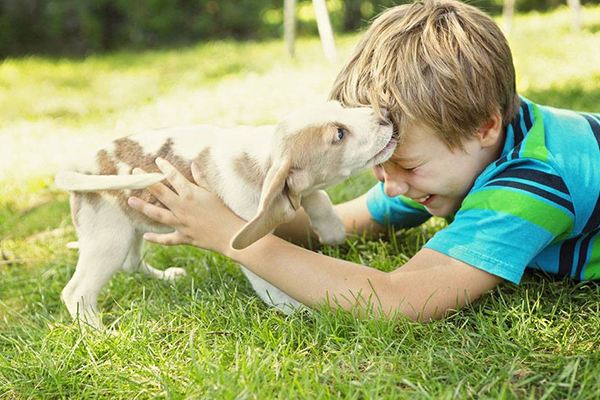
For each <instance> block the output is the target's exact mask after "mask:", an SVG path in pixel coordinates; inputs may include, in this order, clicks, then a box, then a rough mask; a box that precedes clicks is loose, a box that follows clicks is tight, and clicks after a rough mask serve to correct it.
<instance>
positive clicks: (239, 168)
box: [233, 152, 267, 186]
mask: <svg viewBox="0 0 600 400" xmlns="http://www.w3.org/2000/svg"><path fill="white" fill-rule="evenodd" d="M233 168H234V169H235V172H236V173H237V174H238V175H239V176H241V177H242V179H244V180H245V181H246V182H248V183H249V184H251V185H256V186H262V184H263V182H264V180H265V177H266V176H267V171H265V169H264V168H263V167H261V165H260V164H259V163H258V161H256V160H255V159H254V158H252V157H250V155H249V154H248V153H245V152H244V153H243V154H242V155H241V156H239V157H238V158H236V159H234V160H233Z"/></svg>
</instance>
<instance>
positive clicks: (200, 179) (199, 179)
mask: <svg viewBox="0 0 600 400" xmlns="http://www.w3.org/2000/svg"><path fill="white" fill-rule="evenodd" d="M191 170H192V177H193V178H194V182H196V185H198V186H200V187H201V188H204V189H206V190H210V186H209V184H208V181H207V179H206V175H204V172H202V170H201V169H200V166H198V164H197V163H196V161H192V165H191Z"/></svg>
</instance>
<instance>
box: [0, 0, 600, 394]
mask: <svg viewBox="0 0 600 400" xmlns="http://www.w3.org/2000/svg"><path fill="white" fill-rule="evenodd" d="M570 18H571V15H570V13H569V12H568V10H567V9H560V10H558V11H555V12H552V13H548V14H528V15H518V16H516V18H515V21H514V23H513V32H512V35H511V37H510V42H511V46H512V48H513V52H514V58H515V64H516V68H517V73H518V75H517V77H518V88H519V91H520V92H521V93H522V94H524V95H525V96H527V97H529V98H530V99H532V100H534V101H537V102H540V103H544V104H552V105H555V106H558V107H569V108H576V109H580V110H586V111H594V112H599V111H600V108H599V107H600V51H599V50H600V7H586V9H585V20H586V27H585V29H584V30H583V31H581V32H572V31H571V25H570ZM357 38H358V36H356V35H351V36H346V37H339V38H337V45H338V47H339V49H338V50H339V58H340V61H339V62H338V63H336V64H328V63H327V62H326V61H325V60H324V58H323V56H322V55H321V49H320V45H319V43H318V42H317V41H316V40H314V39H305V40H301V41H300V42H299V43H298V48H297V54H298V57H297V58H296V59H295V60H290V59H288V58H287V57H286V54H285V51H284V46H283V44H282V43H281V42H279V41H271V42H260V43H255V42H247V43H235V42H213V43H202V44H198V45H197V46H193V47H186V48H179V49H169V50H161V51H146V52H128V51H123V52H118V53H113V54H108V55H97V56H91V57H88V58H85V59H81V60H73V59H51V58H40V57H27V58H18V59H8V60H5V61H3V62H2V63H1V64H0V139H1V143H2V145H0V399H4V398H6V399H21V398H35V399H38V398H125V399H131V398H154V397H161V398H162V397H166V398H219V399H220V398H260V399H264V398H283V399H287V398H357V399H359V398H390V399H391V398H393V399H397V398H406V399H414V398H435V399H439V398H457V397H458V398H536V399H538V398H561V399H562V398H581V399H586V398H589V399H597V398H600V374H598V369H599V367H600V351H599V350H598V349H599V348H600V286H598V285H597V284H593V283H580V284H578V283H575V282H572V281H570V280H554V279H552V278H550V277H547V276H543V275H540V274H529V275H527V276H526V277H525V279H524V281H523V283H522V284H521V285H519V286H514V285H511V284H505V285H502V286H500V287H499V288H498V289H496V290H494V291H493V292H491V293H489V294H487V295H485V296H484V297H483V298H482V299H480V300H479V301H477V302H476V303H475V304H474V305H472V306H471V307H469V308H467V309H465V310H462V311H460V312H458V313H456V314H454V315H451V316H449V317H447V318H446V319H444V320H442V321H436V322H432V323H428V324H417V323H413V322H410V321H407V320H404V319H396V320H392V321H383V320H373V319H371V320H364V319H357V318H354V317H353V316H352V315H350V314H348V313H342V312H332V311H331V310H328V309H326V308H324V309H319V310H314V311H312V312H301V313H297V314H294V315H292V316H284V315H281V314H279V313H278V312H276V311H275V310H273V309H269V308H267V307H266V306H265V305H264V304H263V303H261V301H260V300H259V299H258V298H257V297H256V296H255V295H254V294H253V292H252V290H251V288H250V286H249V284H248V283H247V282H246V281H245V279H244V277H243V275H242V274H241V272H240V271H239V268H238V267H237V266H236V265H235V264H234V263H232V262H231V261H229V260H227V259H225V258H223V257H221V256H219V255H216V254H214V253H210V252H205V251H202V250H198V249H193V248H189V247H183V246H180V247H173V248H165V247H159V246H148V247H147V251H146V255H147V258H148V259H149V260H150V261H151V263H153V264H154V265H157V266H160V267H164V268H166V267H167V266H179V267H183V268H186V269H187V271H188V276H187V277H186V278H184V279H182V280H180V281H178V282H176V283H174V284H165V283H163V282H157V281H154V280H151V279H148V278H145V277H142V276H140V275H128V274H124V273H123V274H118V275H117V276H116V277H115V278H113V279H112V280H111V282H110V283H109V284H108V285H107V286H106V288H105V290H104V291H103V293H102V295H101V298H100V307H101V309H102V310H104V311H105V313H104V315H103V319H104V322H105V323H106V324H108V325H109V326H110V328H111V329H112V333H111V334H109V333H102V332H92V333H88V334H83V333H82V332H81V330H80V328H79V326H78V325H77V324H76V323H73V322H71V320H70V318H69V316H68V313H67V311H66V309H65V308H64V307H63V305H62V304H61V302H60V299H59V296H60V291H61V290H62V288H63V286H64V285H65V284H66V282H67V281H68V279H69V278H70V276H71V275H72V273H73V269H74V265H75V262H76V259H77V253H76V252H75V251H73V250H69V249H67V248H66V244H67V243H68V242H69V241H72V240H74V239H75V234H74V230H73V228H72V226H71V222H70V217H69V209H68V197H67V195H66V194H65V193H61V192H59V191H56V190H55V189H53V188H52V175H53V173H54V172H55V171H56V170H57V169H58V168H63V167H67V166H69V165H70V164H71V163H76V162H77V160H78V159H79V158H80V157H81V156H82V155H85V153H86V152H87V151H89V150H93V148H94V146H96V145H97V144H99V143H101V142H104V141H106V140H109V139H111V138H114V137H117V136H121V135H124V134H128V133H132V132H135V131H139V130H142V129H145V128H151V127H158V126H167V125H179V124H188V123H204V122H206V123H213V124H260V123H273V122H275V121H277V119H278V118H279V117H280V116H281V115H284V114H285V113H286V111H288V110H290V109H292V108H294V107H296V106H298V105H301V104H304V103H308V102H311V101H314V100H317V99H322V98H324V97H325V96H326V95H327V92H328V89H329V86H330V85H331V83H332V81H333V79H334V77H335V75H336V72H337V70H338V69H339V68H340V65H341V63H342V62H343V60H344V59H345V58H346V57H347V56H348V54H349V52H350V51H351V48H352V46H353V45H354V44H355V43H356V41H357ZM372 183H373V178H372V177H371V176H370V175H369V174H368V173H365V174H363V175H361V176H358V177H356V178H353V179H351V180H350V181H348V182H345V183H343V184H340V185H338V186H336V187H334V188H332V189H331V190H330V194H331V196H332V198H333V199H334V201H335V202H340V201H343V200H346V199H349V198H352V197H354V196H356V195H358V194H360V193H362V192H364V191H365V190H367V189H368V188H369V186H370V185H371V184H372ZM441 225H442V222H440V221H432V222H430V223H428V224H427V225H425V226H423V227H419V228H415V229H411V230H407V231H402V232H398V233H397V235H396V236H394V237H393V240H391V241H390V242H379V241H365V240H363V239H360V238H351V239H349V240H348V242H347V243H346V244H345V245H343V246H340V247H331V248H325V249H323V250H322V251H323V252H324V253H326V254H330V255H334V256H336V257H341V258H344V259H347V260H351V261H355V262H359V263H363V264H367V265H371V266H373V267H376V268H379V269H382V270H391V269H393V268H395V267H396V266H398V265H400V264H402V263H403V262H405V261H406V260H407V259H408V258H410V257H411V256H412V255H413V254H414V253H415V251H416V250H418V249H419V248H420V246H421V245H422V244H423V243H424V241H426V240H427V238H428V237H431V235H432V234H433V233H434V232H435V230H436V229H439V227H440V226H441Z"/></svg>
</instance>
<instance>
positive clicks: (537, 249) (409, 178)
mask: <svg viewBox="0 0 600 400" xmlns="http://www.w3.org/2000/svg"><path fill="white" fill-rule="evenodd" d="M332 97H334V98H336V99H338V100H340V101H341V102H342V103H345V104H347V105H349V106H356V105H369V106H373V107H376V108H379V107H385V108H386V109H388V110H389V112H390V116H391V119H392V122H393V123H394V126H395V127H396V128H397V130H398V134H399V135H400V138H401V140H400V143H399V145H398V147H397V149H396V152H395V154H394V156H393V157H392V158H391V159H390V160H389V161H387V162H386V163H385V164H383V165H381V166H378V167H376V168H375V174H376V176H377V177H378V179H379V180H380V181H381V182H382V183H380V184H379V185H377V186H375V187H374V188H373V189H371V190H370V191H369V192H368V193H367V194H366V195H363V196H361V197H359V198H357V199H355V200H352V201H350V202H348V203H345V204H341V205H338V206H337V210H338V212H339V214H340V216H341V217H342V219H343V220H344V222H345V224H346V228H347V231H348V232H356V233H359V234H362V233H381V232H385V231H386V227H385V226H386V225H387V224H393V225H395V226H397V227H407V226H414V225H417V224H420V223H422V222H423V221H425V220H426V219H428V218H429V217H430V216H431V215H435V216H442V217H451V218H453V221H452V222H451V223H450V224H449V225H448V227H446V228H445V229H443V230H441V231H440V232H438V233H437V234H436V235H435V236H434V237H433V238H432V239H431V240H430V241H429V242H428V243H427V244H426V245H425V247H424V248H423V249H421V250H420V251H419V252H418V253H417V254H416V255H415V256H414V257H413V258H412V259H410V260H409V261H408V262H407V263H406V264H405V265H404V266H402V268H398V269H396V270H394V271H392V272H381V271H378V270H375V269H373V268H370V267H367V266H362V265H357V264H353V263H350V262H346V261H342V260H337V259H332V258H329V257H326V256H323V255H320V254H316V253H313V252H310V251H308V250H305V249H302V248H300V247H297V246H295V245H293V244H290V243H288V242H286V241H284V240H281V239H279V238H278V237H276V236H274V235H269V236H267V237H265V238H264V239H262V240H260V241H259V242H257V243H256V244H254V245H253V246H250V247H249V248H247V249H245V250H242V251H235V250H233V249H231V248H229V245H228V243H229V240H230V239H231V237H232V236H233V235H234V234H235V232H237V230H239V229H240V227H241V226H242V225H243V221H241V220H240V219H239V218H237V217H236V216H235V215H233V213H231V212H230V211H229V210H227V209H226V208H225V207H224V206H223V205H222V204H221V203H220V201H219V200H218V199H217V198H216V197H215V196H214V195H212V194H210V193H208V192H207V191H205V190H204V189H202V188H199V187H198V186H196V185H193V184H191V183H190V182H188V181H186V180H185V179H184V178H183V177H182V176H181V175H180V174H179V173H178V172H177V171H176V170H174V169H173V168H172V167H171V166H170V165H168V164H165V163H162V162H159V164H160V165H159V167H160V168H161V169H162V170H163V172H165V173H166V174H167V175H168V177H169V180H170V181H171V183H172V184H173V186H174V187H175V189H176V191H177V193H178V194H176V193H174V192H172V191H170V190H169V189H167V188H166V187H165V186H163V185H156V186H155V187H153V188H152V192H153V194H154V195H155V196H157V197H158V198H159V200H160V201H161V202H162V203H163V204H165V205H166V206H167V207H168V210H164V209H160V208H157V207H154V206H152V205H150V204H147V203H143V202H141V201H139V200H138V199H135V198H132V199H130V204H131V205H132V206H133V207H134V208H136V209H138V210H139V211H141V212H143V213H145V214H146V215H147V216H149V217H151V218H154V219H156V220H158V221H160V222H162V223H165V224H167V225H170V226H172V227H173V228H174V229H175V230H176V231H175V232H174V233H173V234H168V235H157V234H147V236H146V238H147V239H148V240H151V241H154V242H157V243H163V244H180V243H188V244H193V245H196V246H199V247H203V248H208V249H211V250H215V251H219V252H221V253H223V254H225V255H227V256H229V257H231V258H233V259H235V260H236V261H238V262H241V263H242V264H244V265H245V266H246V267H247V268H249V269H250V270H252V271H253V272H254V273H256V274H257V275H259V276H261V277H262V278H263V279H266V280H268V281H269V282H271V283H272V284H273V285H275V286H277V287H279V288H280V289H281V290H283V291H285V292H286V293H288V294H289V295H290V296H292V297H294V298H296V299H297V300H299V301H300V302H302V303H304V304H306V305H309V306H316V305H319V304H323V303H325V302H329V304H331V305H332V306H334V307H343V308H345V309H356V308H358V310H359V311H363V310H369V309H374V310H376V311H379V312H381V313H382V314H383V315H385V316H388V317H391V316H394V315H398V314H403V315H406V316H408V317H410V318H413V319H419V320H428V319H431V318H439V317H441V316H443V315H444V314H445V313H446V312H447V311H448V310H451V309H456V308H457V307H461V306H463V305H465V304H467V303H469V302H470V301H472V300H473V299H475V298H477V297H479V296H480V295H481V294H482V293H484V292H486V291H488V290H490V289H491V288H493V287H495V286H496V285H497V284H499V283H500V282H501V281H502V280H508V281H511V282H513V283H519V281H520V279H521V276H522V274H523V271H524V270H525V268H526V267H528V266H529V267H533V268H540V269H544V270H546V271H548V272H550V273H555V274H559V275H569V276H571V277H573V278H575V279H594V278H597V277H599V276H600V234H599V232H600V198H599V193H600V116H598V115H592V114H583V113H575V112H569V111H563V110H557V109H552V108H548V107H543V106H539V105H536V104H534V103H532V102H530V101H528V100H526V99H523V98H519V97H518V95H517V93H516V89H515V74H514V67H513V63H512V56H511V53H510V50H509V48H508V45H507V43H506V40H505V38H504V37H503V35H502V33H501V32H500V30H499V28H498V27H497V26H496V24H495V23H494V22H493V21H492V20H491V19H490V18H489V17H488V16H487V15H485V14H484V13H482V12H481V11H479V10H477V9H476V8H474V7H472V6H469V5H466V4H463V3H460V2H455V1H452V0H423V1H419V2H416V3H413V4H410V5H402V6H398V7H394V8H392V9H390V10H388V11H387V12H385V13H384V14H383V15H381V16H380V17H379V18H377V20H376V21H375V22H374V23H373V26H372V27H371V28H370V29H369V30H368V32H367V33H366V34H365V37H364V38H363V40H362V41H361V42H360V43H359V45H358V47H357V49H356V51H355V53H354V55H353V56H352V57H351V60H350V61H349V63H348V64H347V65H346V66H345V68H344V69H343V70H342V72H341V73H340V75H339V76H338V79H337V81H336V83H335V84H334V88H333V91H332ZM307 227H308V223H307V220H306V217H305V216H304V215H303V214H302V213H299V215H298V217H297V219H296V220H295V221H294V222H293V223H290V224H287V225H286V226H283V227H281V228H280V229H279V230H278V232H277V233H278V235H280V236H282V237H285V238H290V239H292V240H294V241H300V240H301V238H303V237H305V235H306V230H307V229H308V228H307Z"/></svg>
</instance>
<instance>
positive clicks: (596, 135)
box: [367, 98, 600, 283]
mask: <svg viewBox="0 0 600 400" xmlns="http://www.w3.org/2000/svg"><path fill="white" fill-rule="evenodd" d="M367 206H368V208H369V211H370V212H371V214H372V216H373V218H374V219H375V220H376V221H378V222H380V223H384V222H390V223H392V224H394V225H396V226H399V227H407V226H414V225H417V224H419V223H421V222H423V221H425V220H427V219H428V218H429V217H430V215H429V214H428V213H427V212H426V211H425V210H424V209H423V208H421V207H415V203H414V202H411V201H408V200H407V199H405V198H403V197H401V196H400V197H395V198H389V197H387V196H386V195H385V194H384V193H383V190H382V186H381V184H379V185H377V186H376V187H374V188H373V189H371V191H370V192H369V195H368V199H367ZM425 247H427V248H431V249H433V250H436V251H439V252H441V253H444V254H446V255H448V256H450V257H453V258H456V259H459V260H461V261H463V262H465V263H467V264H470V265H473V266H475V267H477V268H480V269H483V270H485V271H487V272H489V273H492V274H494V275H497V276H500V277H502V278H504V279H506V280H509V281H511V282H514V283H518V282H519V281H520V280H521V277H522V275H523V272H524V270H525V268H526V267H531V268H536V269H542V270H545V271H547V272H549V273H552V274H558V275H562V276H567V275H568V276H571V277H573V278H575V279H577V280H592V279H600V115H598V114H590V113H579V112H574V111H568V110H560V109H556V108H552V107H546V106H541V105H537V104H534V103H532V102H531V101H529V100H527V99H524V98H523V99H522V101H521V107H520V111H519V115H518V116H517V117H516V118H515V120H514V121H512V122H511V123H510V124H509V125H508V126H507V128H506V139H505V144H504V148H503V151H502V154H501V157H500V158H499V159H498V160H496V161H495V162H494V163H492V164H490V165H489V166H488V167H487V168H486V169H485V170H484V171H483V172H482V174H481V175H480V176H479V177H478V178H477V180H476V181H475V183H474V185H473V187H472V188H471V190H470V191H469V193H468V195H467V196H466V197H465V199H464V201H463V203H462V205H461V207H460V209H459V210H458V211H457V213H456V215H455V217H454V220H453V221H452V223H450V224H449V225H448V226H447V227H446V228H444V229H442V230H441V231H439V232H438V233H437V234H436V235H435V236H434V237H433V238H432V239H431V240H430V241H429V242H428V243H427V244H426V245H425Z"/></svg>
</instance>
